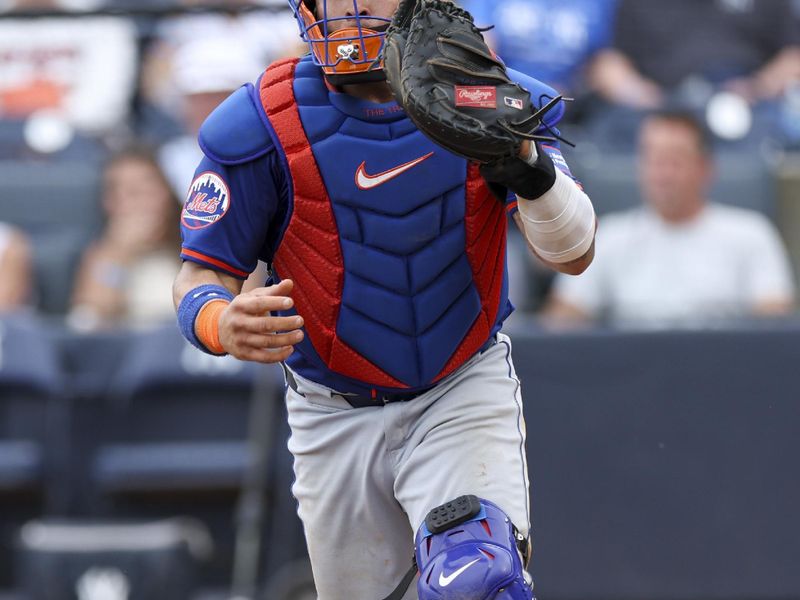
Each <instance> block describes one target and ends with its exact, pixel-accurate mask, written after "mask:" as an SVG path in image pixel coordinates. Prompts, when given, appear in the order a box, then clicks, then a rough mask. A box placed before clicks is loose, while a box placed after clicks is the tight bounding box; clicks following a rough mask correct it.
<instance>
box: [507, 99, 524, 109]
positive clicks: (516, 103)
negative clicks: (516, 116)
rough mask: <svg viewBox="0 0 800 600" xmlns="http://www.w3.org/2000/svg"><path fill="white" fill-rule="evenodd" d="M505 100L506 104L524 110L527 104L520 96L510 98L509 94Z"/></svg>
mask: <svg viewBox="0 0 800 600" xmlns="http://www.w3.org/2000/svg"><path fill="white" fill-rule="evenodd" d="M505 101H506V106H509V107H511V108H516V109H517V110H522V109H523V108H525V104H524V103H523V102H522V100H520V99H519V98H509V97H508V96H506V98H505Z"/></svg>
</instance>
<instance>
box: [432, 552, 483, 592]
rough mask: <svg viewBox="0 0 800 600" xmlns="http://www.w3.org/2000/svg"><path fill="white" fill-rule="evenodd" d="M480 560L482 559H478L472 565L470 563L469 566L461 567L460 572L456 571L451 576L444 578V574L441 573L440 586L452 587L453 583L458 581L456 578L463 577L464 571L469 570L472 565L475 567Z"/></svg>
mask: <svg viewBox="0 0 800 600" xmlns="http://www.w3.org/2000/svg"><path fill="white" fill-rule="evenodd" d="M479 560H480V558H476V559H475V560H473V561H472V562H471V563H468V564H466V565H464V566H463V567H461V568H460V569H459V570H458V571H454V572H452V573H450V575H448V576H447V577H445V576H444V572H442V573H439V585H440V586H442V587H447V586H448V585H450V584H451V583H453V582H454V581H455V580H456V577H458V576H459V575H461V574H462V573H463V572H464V571H466V570H467V569H469V568H470V567H471V566H472V565H474V564H475V563H476V562H478V561H479Z"/></svg>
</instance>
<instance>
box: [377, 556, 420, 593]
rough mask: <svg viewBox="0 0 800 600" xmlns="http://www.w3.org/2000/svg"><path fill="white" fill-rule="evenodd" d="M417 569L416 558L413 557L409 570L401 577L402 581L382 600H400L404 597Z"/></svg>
mask: <svg viewBox="0 0 800 600" xmlns="http://www.w3.org/2000/svg"><path fill="white" fill-rule="evenodd" d="M417 572H418V568H417V557H416V556H414V557H412V558H411V568H410V569H409V570H408V573H406V574H405V575H404V576H403V580H402V581H401V582H400V583H398V584H397V587H396V588H394V591H393V592H392V593H391V594H389V595H388V596H386V598H384V599H383V600H402V599H403V596H405V595H406V592H407V591H408V588H409V586H410V585H411V582H412V581H414V577H416V576H417Z"/></svg>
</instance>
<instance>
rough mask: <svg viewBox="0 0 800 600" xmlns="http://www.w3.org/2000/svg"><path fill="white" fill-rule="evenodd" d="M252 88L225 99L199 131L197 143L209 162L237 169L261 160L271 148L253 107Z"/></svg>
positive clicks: (270, 142)
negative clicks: (258, 159) (243, 164)
mask: <svg viewBox="0 0 800 600" xmlns="http://www.w3.org/2000/svg"><path fill="white" fill-rule="evenodd" d="M254 94H255V88H254V87H253V85H252V84H247V85H245V86H243V87H240V88H239V89H238V90H236V91H235V92H234V93H233V94H231V95H230V96H228V98H227V99H226V100H224V101H223V102H222V104H220V105H219V106H218V107H217V108H216V109H215V110H214V112H212V113H211V114H210V115H209V117H208V118H207V119H206V120H205V122H204V123H203V125H202V127H201V128H200V135H199V142H200V147H201V148H202V149H203V152H204V153H205V155H206V156H208V157H209V158H210V159H212V160H214V161H216V162H218V163H221V164H223V165H237V164H242V163H246V162H250V161H252V160H255V159H257V158H259V157H261V156H264V155H265V154H266V153H267V152H269V151H270V150H272V149H273V148H274V147H275V144H274V142H273V140H272V136H271V135H270V133H269V131H268V130H267V128H266V127H265V126H264V122H263V121H262V120H261V114H260V113H259V109H258V107H257V105H256V104H255V98H254Z"/></svg>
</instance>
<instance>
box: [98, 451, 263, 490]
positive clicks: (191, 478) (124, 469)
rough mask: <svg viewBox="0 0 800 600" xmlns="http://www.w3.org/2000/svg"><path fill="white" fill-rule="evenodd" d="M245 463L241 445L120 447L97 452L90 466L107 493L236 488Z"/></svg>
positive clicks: (245, 456)
mask: <svg viewBox="0 0 800 600" xmlns="http://www.w3.org/2000/svg"><path fill="white" fill-rule="evenodd" d="M248 460H249V452H248V447H247V444H246V443H245V442H239V441H232V442H194V443H168V444H141V445H134V444H130V445H128V444H120V445H113V446H108V447H105V448H101V449H100V450H99V452H98V455H97V458H96V460H95V463H94V465H93V475H94V479H95V481H96V482H97V483H98V485H99V487H100V488H101V489H103V490H105V491H107V492H134V491H147V490H188V489H204V490H206V489H218V488H225V489H229V488H237V487H239V486H240V485H241V482H242V478H243V476H244V473H245V470H246V468H247V464H248Z"/></svg>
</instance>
